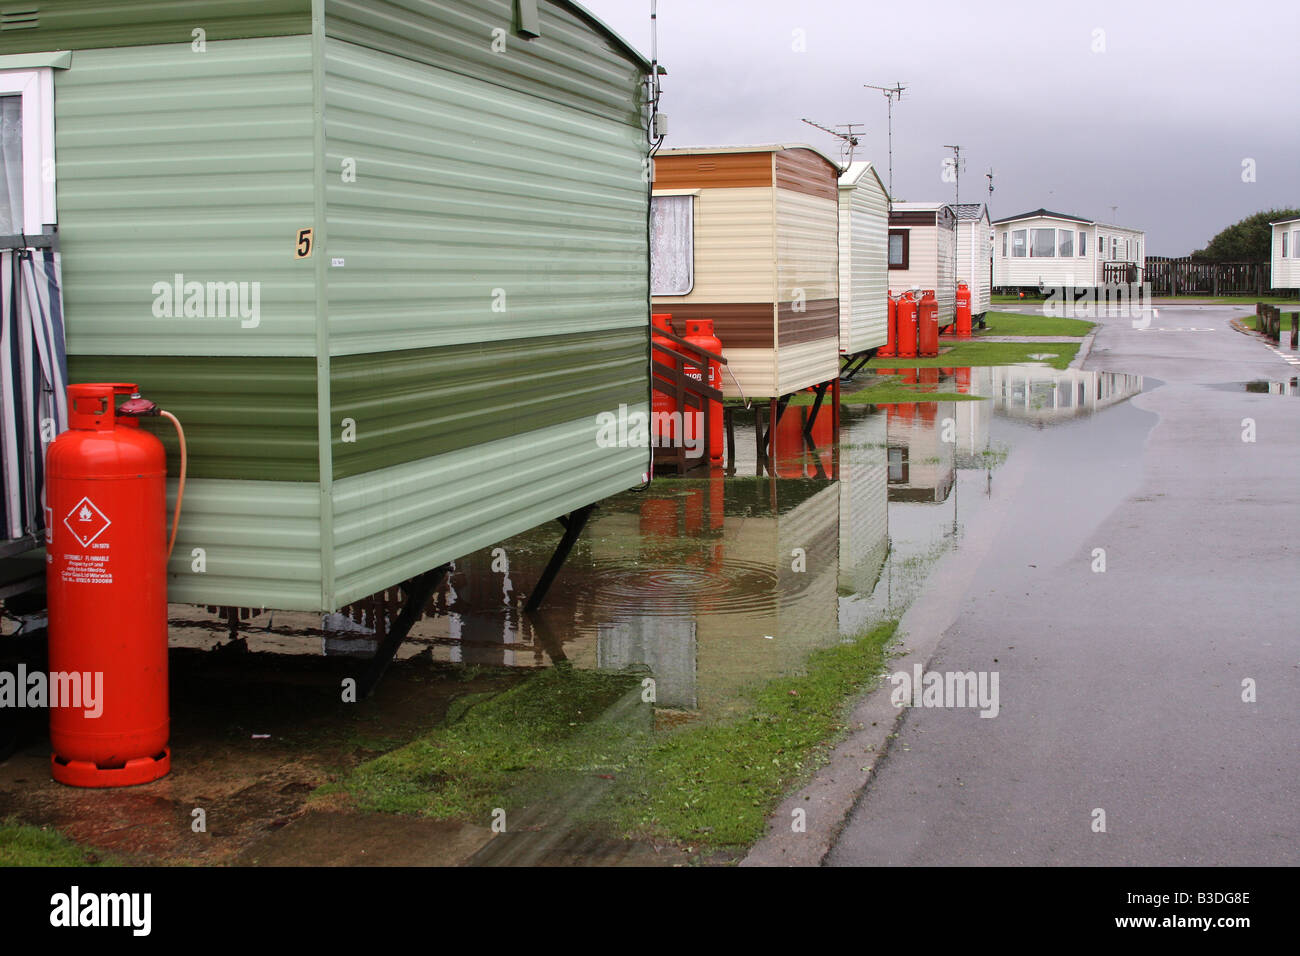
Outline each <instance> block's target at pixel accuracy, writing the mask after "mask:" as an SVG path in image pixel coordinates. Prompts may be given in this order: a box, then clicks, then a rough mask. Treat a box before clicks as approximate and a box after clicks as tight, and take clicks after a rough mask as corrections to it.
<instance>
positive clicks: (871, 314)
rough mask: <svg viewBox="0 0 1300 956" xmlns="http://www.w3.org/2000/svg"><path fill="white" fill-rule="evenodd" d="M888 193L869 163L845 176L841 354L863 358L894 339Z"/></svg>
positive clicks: (850, 169)
mask: <svg viewBox="0 0 1300 956" xmlns="http://www.w3.org/2000/svg"><path fill="white" fill-rule="evenodd" d="M888 231H889V193H888V191H887V190H886V189H885V184H884V183H883V182H881V180H880V174H879V173H878V172H876V168H875V167H874V166H873V165H872V164H871V163H869V162H856V163H850V164H849V166H848V168H847V169H846V170H844V172H843V174H841V176H840V354H841V355H843V356H845V357H846V358H851V357H853V356H856V355H861V354H862V353H864V352H867V351H868V350H870V349H875V348H879V347H880V346H882V345H884V344H885V342H886V340H887V339H888V337H889V301H888V295H889V274H888V267H887V264H886V261H885V259H886V256H887V254H888V238H887V235H888Z"/></svg>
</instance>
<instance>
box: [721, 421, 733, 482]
mask: <svg viewBox="0 0 1300 956" xmlns="http://www.w3.org/2000/svg"><path fill="white" fill-rule="evenodd" d="M735 412H736V408H735V406H734V405H725V406H723V411H722V418H723V423H724V424H725V426H726V430H727V471H726V473H727V474H728V475H734V474H735V473H736V415H735Z"/></svg>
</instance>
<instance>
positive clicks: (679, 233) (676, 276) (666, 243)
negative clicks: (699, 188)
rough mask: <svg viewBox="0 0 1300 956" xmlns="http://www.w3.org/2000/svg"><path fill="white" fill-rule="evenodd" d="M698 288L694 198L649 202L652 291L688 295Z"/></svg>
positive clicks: (677, 197) (679, 197) (656, 197)
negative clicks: (696, 285)
mask: <svg viewBox="0 0 1300 956" xmlns="http://www.w3.org/2000/svg"><path fill="white" fill-rule="evenodd" d="M694 287H695V197H694V196H655V197H653V198H652V200H651V202H650V294H651V295H687V294H689V293H690V291H691V289H692V288H694Z"/></svg>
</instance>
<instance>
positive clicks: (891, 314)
mask: <svg viewBox="0 0 1300 956" xmlns="http://www.w3.org/2000/svg"><path fill="white" fill-rule="evenodd" d="M885 298H886V299H887V300H888V301H889V309H888V311H887V312H886V313H885V315H886V319H885V344H884V345H882V346H881V347H880V349H879V351H877V352H876V354H877V355H879V356H881V357H882V358H892V357H893V356H895V355H897V354H898V300H897V299H895V298H894V297H893V296H892V295H886V296H885Z"/></svg>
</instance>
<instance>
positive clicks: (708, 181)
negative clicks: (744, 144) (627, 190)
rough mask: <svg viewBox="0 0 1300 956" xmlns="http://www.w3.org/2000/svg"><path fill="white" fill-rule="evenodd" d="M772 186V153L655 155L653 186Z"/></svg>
mask: <svg viewBox="0 0 1300 956" xmlns="http://www.w3.org/2000/svg"><path fill="white" fill-rule="evenodd" d="M771 185H772V154H771V153H698V154H697V153H692V154H687V155H684V156H656V157H655V182H654V188H655V189H719V188H738V187H742V186H771Z"/></svg>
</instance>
